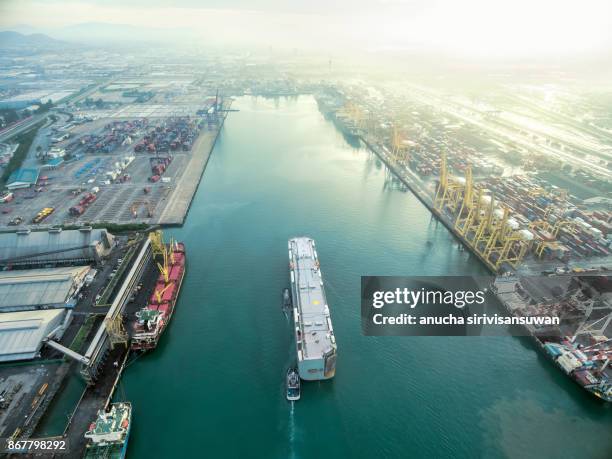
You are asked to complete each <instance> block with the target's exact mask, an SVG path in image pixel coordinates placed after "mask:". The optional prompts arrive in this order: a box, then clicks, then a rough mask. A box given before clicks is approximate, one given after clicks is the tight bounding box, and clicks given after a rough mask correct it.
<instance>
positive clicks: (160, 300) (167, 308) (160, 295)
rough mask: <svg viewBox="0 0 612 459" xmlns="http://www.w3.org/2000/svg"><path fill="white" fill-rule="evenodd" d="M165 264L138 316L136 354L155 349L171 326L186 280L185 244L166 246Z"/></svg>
mask: <svg viewBox="0 0 612 459" xmlns="http://www.w3.org/2000/svg"><path fill="white" fill-rule="evenodd" d="M163 247H164V250H163V253H162V256H163V264H162V263H158V266H159V270H160V274H159V277H158V278H157V282H156V284H155V289H154V290H153V294H152V295H151V298H150V299H149V302H148V304H147V306H145V307H144V308H142V309H141V310H140V311H138V312H137V313H136V319H137V320H136V322H135V323H134V330H133V335H132V344H131V346H132V350H134V351H148V350H150V349H155V347H156V346H157V343H158V342H159V339H160V337H161V335H162V333H163V332H164V330H165V329H166V327H167V326H168V323H169V322H170V319H172V314H173V312H174V308H175V306H176V301H177V299H178V295H179V292H180V290H181V284H182V283H183V277H184V276H185V266H186V265H185V262H186V258H185V255H186V254H185V246H184V245H183V243H182V242H171V243H170V244H168V245H167V246H166V245H164V246H163Z"/></svg>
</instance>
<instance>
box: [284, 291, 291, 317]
mask: <svg viewBox="0 0 612 459" xmlns="http://www.w3.org/2000/svg"><path fill="white" fill-rule="evenodd" d="M283 311H284V312H285V315H287V314H288V313H289V312H291V293H290V292H289V289H288V288H286V289H284V290H283Z"/></svg>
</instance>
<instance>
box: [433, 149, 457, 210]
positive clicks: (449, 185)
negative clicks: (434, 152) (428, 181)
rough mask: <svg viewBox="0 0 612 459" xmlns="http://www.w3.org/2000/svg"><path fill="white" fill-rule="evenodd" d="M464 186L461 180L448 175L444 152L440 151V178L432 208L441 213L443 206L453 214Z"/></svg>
mask: <svg viewBox="0 0 612 459" xmlns="http://www.w3.org/2000/svg"><path fill="white" fill-rule="evenodd" d="M464 188H465V183H464V181H463V180H459V179H458V178H456V177H452V176H450V175H449V173H448V167H447V164H446V153H442V158H441V159H440V178H439V181H438V187H437V189H436V195H435V197H434V203H433V204H434V209H435V210H437V211H438V212H439V213H442V212H443V211H444V209H445V208H448V209H450V211H451V212H452V213H453V214H454V213H455V212H456V211H457V209H458V207H459V203H460V201H461V198H462V195H463V190H464Z"/></svg>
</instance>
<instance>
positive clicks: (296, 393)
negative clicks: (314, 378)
mask: <svg viewBox="0 0 612 459" xmlns="http://www.w3.org/2000/svg"><path fill="white" fill-rule="evenodd" d="M299 399H300V375H299V373H298V372H297V369H296V368H289V369H288V370H287V400H289V401H290V402H293V401H297V400H299Z"/></svg>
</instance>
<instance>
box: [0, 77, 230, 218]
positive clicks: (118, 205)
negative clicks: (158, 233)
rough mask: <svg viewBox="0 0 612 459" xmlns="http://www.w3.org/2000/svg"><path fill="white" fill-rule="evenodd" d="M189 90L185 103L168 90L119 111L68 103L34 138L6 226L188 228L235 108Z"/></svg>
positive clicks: (7, 195) (8, 203)
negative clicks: (214, 150) (226, 122)
mask: <svg viewBox="0 0 612 459" xmlns="http://www.w3.org/2000/svg"><path fill="white" fill-rule="evenodd" d="M112 87H113V84H108V85H102V86H101V87H100V89H99V90H100V91H103V90H104V91H106V92H105V93H104V94H114V93H115V90H113V89H112ZM108 88H111V89H108ZM189 91H191V93H189ZM185 92H187V94H185V95H183V96H182V97H184V98H188V100H190V101H191V102H190V104H188V105H187V104H185V103H182V102H181V101H180V100H179V101H178V102H176V103H175V104H173V103H172V101H173V98H172V97H170V96H169V95H168V93H167V92H164V91H159V94H156V96H155V97H153V93H151V97H152V99H151V100H147V101H146V103H143V102H135V103H133V104H131V103H129V101H128V102H126V103H125V104H123V105H122V106H121V108H118V109H115V110H98V111H94V110H90V109H88V108H86V107H82V106H81V105H79V104H78V102H75V101H72V102H69V103H67V104H66V107H64V108H62V110H61V112H58V114H57V115H54V116H53V119H54V120H55V121H53V120H52V118H51V117H50V118H49V120H47V122H46V123H45V124H44V125H43V126H41V127H40V128H39V129H38V131H37V132H35V130H34V131H31V132H35V138H34V139H33V141H32V145H31V146H30V148H29V152H27V154H26V157H25V159H24V160H23V162H22V164H21V165H20V167H19V168H17V169H15V170H14V171H13V172H12V173H11V174H10V176H8V177H7V178H6V179H5V183H4V185H5V186H6V190H5V191H4V192H3V193H2V196H0V228H5V229H8V228H11V227H15V226H16V227H22V226H25V225H27V226H29V227H34V228H36V227H42V228H47V227H50V226H53V225H68V226H69V225H83V224H98V225H99V224H107V225H121V224H140V225H147V224H165V225H177V224H181V223H182V222H183V221H184V219H185V215H186V214H187V211H188V209H189V204H190V203H191V199H192V197H193V194H194V193H195V190H196V188H197V184H198V183H199V180H200V177H201V175H202V172H203V170H204V168H205V166H206V162H207V161H208V158H209V155H210V153H211V151H212V148H213V146H214V143H215V141H216V138H217V135H218V133H219V130H220V128H221V127H222V125H223V121H224V119H225V116H226V115H227V111H228V110H230V106H231V100H230V99H224V98H222V97H220V96H219V95H218V94H213V95H212V96H202V95H201V94H200V93H199V91H198V90H197V89H194V88H191V89H186V90H185ZM176 97H178V96H176ZM157 98H159V99H160V102H162V101H163V104H161V103H154V102H155V101H156V99H157ZM79 100H80V99H79ZM87 100H88V99H87ZM100 100H102V99H100ZM179 183H180V186H178V184H179Z"/></svg>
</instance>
